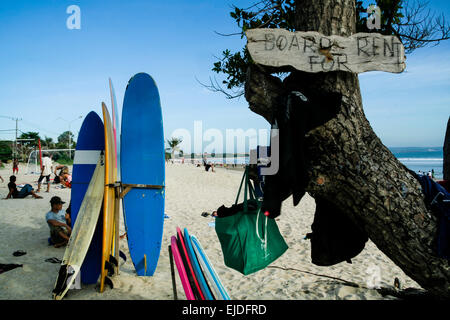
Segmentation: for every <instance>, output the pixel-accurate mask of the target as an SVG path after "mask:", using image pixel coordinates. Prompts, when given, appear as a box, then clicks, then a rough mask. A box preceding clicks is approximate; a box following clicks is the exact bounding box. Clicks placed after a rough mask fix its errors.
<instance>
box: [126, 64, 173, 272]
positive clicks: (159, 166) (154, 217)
mask: <svg viewBox="0 0 450 320" xmlns="http://www.w3.org/2000/svg"><path fill="white" fill-rule="evenodd" d="M164 158H165V153H164V133H163V121H162V112H161V104H160V99H159V93H158V88H157V87H156V83H155V81H154V80H153V79H152V77H150V76H149V75H148V74H146V73H138V74H136V75H135V76H134V77H132V78H131V79H130V81H129V82H128V86H127V88H126V90H125V96H124V100H123V107H122V124H121V139H120V169H121V178H122V186H123V190H124V191H128V192H127V193H126V194H125V196H124V198H123V200H122V201H123V209H124V216H125V217H124V218H125V221H126V226H125V227H126V231H127V238H128V248H129V250H130V256H131V260H132V261H133V264H134V267H135V269H136V272H137V274H138V275H139V276H152V275H153V273H154V272H155V270H156V266H157V263H158V259H159V255H160V251H161V242H162V235H163V224H164V191H165V187H164V186H165V167H164V166H165V159H164Z"/></svg>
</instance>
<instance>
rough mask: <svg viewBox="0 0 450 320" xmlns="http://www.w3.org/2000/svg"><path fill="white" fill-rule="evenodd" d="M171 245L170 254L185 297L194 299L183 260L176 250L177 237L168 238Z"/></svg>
mask: <svg viewBox="0 0 450 320" xmlns="http://www.w3.org/2000/svg"><path fill="white" fill-rule="evenodd" d="M170 242H171V246H172V255H173V259H174V260H175V265H176V266H177V270H178V275H179V276H180V280H181V284H182V285H183V289H184V293H185V294H186V299H188V300H195V297H194V293H193V292H192V289H191V285H190V284H189V279H188V276H187V273H186V270H185V269H184V265H183V260H182V259H181V255H180V251H179V250H178V245H177V238H176V237H175V236H172V237H171V238H170Z"/></svg>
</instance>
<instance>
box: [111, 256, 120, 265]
mask: <svg viewBox="0 0 450 320" xmlns="http://www.w3.org/2000/svg"><path fill="white" fill-rule="evenodd" d="M109 262H110V263H112V264H113V265H114V266H116V267H117V266H118V265H119V262H118V261H117V259H116V257H114V256H113V255H110V256H109Z"/></svg>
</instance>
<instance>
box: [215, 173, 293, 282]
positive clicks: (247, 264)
mask: <svg viewBox="0 0 450 320" xmlns="http://www.w3.org/2000/svg"><path fill="white" fill-rule="evenodd" d="M244 182H245V187H244V203H243V204H244V206H243V207H244V210H243V211H240V212H238V213H236V214H234V215H232V216H228V217H223V218H219V217H218V218H216V227H215V229H216V233H217V237H218V238H219V241H220V245H221V247H222V252H223V257H224V262H225V265H226V266H228V267H230V268H233V269H235V270H237V271H239V272H241V273H243V274H244V275H248V274H251V273H253V272H256V271H259V270H261V269H264V268H265V267H267V266H268V265H269V264H271V263H272V262H273V261H275V260H276V259H278V258H279V257H280V256H281V255H282V254H283V253H284V252H285V251H286V250H287V248H288V246H287V244H286V242H285V241H284V239H283V236H282V235H281V233H280V230H278V226H277V224H276V222H275V219H271V218H268V217H266V216H265V215H264V214H263V213H262V212H261V205H262V201H261V200H259V199H256V198H255V191H254V189H253V187H252V185H251V183H250V181H249V178H248V168H247V167H246V168H245V171H244V175H243V177H242V180H241V185H240V187H239V191H238V195H237V197H236V201H235V204H237V202H238V199H239V195H240V193H241V189H242V184H243V183H244ZM248 196H249V197H250V199H248ZM249 202H254V203H255V202H256V203H257V208H258V209H257V210H254V211H250V210H249V209H248V203H249Z"/></svg>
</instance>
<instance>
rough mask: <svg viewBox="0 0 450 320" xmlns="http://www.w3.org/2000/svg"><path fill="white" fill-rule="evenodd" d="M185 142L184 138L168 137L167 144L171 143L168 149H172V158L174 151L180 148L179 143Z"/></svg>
mask: <svg viewBox="0 0 450 320" xmlns="http://www.w3.org/2000/svg"><path fill="white" fill-rule="evenodd" d="M181 142H183V139H181V138H175V137H173V138H172V139H170V140H169V139H167V144H168V145H169V148H167V149H168V150H172V151H171V153H170V157H171V159H173V158H174V153H175V151H176V150H179V149H180V148H179V147H178V145H179V144H180V143H181Z"/></svg>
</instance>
